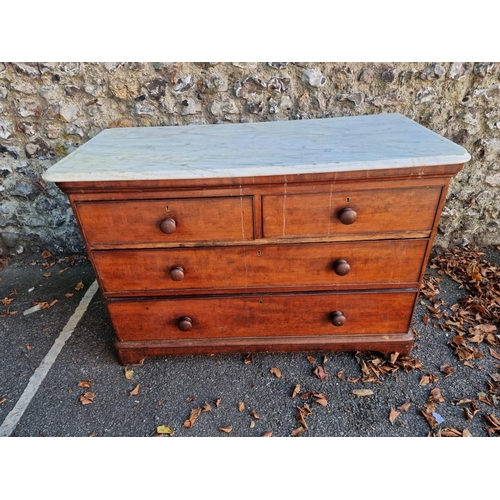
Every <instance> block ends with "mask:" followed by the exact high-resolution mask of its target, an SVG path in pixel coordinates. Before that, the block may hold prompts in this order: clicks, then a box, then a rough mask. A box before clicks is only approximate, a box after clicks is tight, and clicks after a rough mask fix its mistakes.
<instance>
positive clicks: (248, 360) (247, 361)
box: [243, 354, 252, 365]
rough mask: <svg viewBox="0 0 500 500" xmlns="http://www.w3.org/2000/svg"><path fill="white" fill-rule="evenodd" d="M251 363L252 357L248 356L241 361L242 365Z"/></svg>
mask: <svg viewBox="0 0 500 500" xmlns="http://www.w3.org/2000/svg"><path fill="white" fill-rule="evenodd" d="M251 362H252V355H251V354H248V355H247V356H246V357H245V359H244V360H243V363H245V365H249V364H250V363H251Z"/></svg>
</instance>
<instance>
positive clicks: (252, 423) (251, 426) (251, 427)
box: [250, 420, 255, 429]
mask: <svg viewBox="0 0 500 500" xmlns="http://www.w3.org/2000/svg"><path fill="white" fill-rule="evenodd" d="M254 427H255V422H254V421H253V420H252V421H251V422H250V429H253V428H254Z"/></svg>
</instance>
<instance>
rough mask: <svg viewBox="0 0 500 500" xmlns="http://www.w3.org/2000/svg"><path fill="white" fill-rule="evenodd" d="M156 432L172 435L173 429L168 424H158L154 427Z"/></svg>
mask: <svg viewBox="0 0 500 500" xmlns="http://www.w3.org/2000/svg"><path fill="white" fill-rule="evenodd" d="M156 432H157V433H158V434H167V435H169V436H173V435H174V430H173V429H172V428H171V427H170V426H168V425H159V426H158V427H157V428H156Z"/></svg>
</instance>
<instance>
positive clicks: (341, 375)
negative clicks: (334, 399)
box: [337, 370, 345, 380]
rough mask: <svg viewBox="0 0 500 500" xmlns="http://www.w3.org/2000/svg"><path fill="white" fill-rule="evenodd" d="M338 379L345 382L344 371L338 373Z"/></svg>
mask: <svg viewBox="0 0 500 500" xmlns="http://www.w3.org/2000/svg"><path fill="white" fill-rule="evenodd" d="M337 378H338V379H339V380H345V377H344V370H340V371H339V372H338V373H337Z"/></svg>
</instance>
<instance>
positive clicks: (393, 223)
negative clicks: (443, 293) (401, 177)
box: [262, 186, 441, 238]
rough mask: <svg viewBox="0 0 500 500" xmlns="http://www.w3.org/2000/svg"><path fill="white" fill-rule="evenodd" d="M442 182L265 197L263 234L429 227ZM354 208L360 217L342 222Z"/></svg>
mask: <svg viewBox="0 0 500 500" xmlns="http://www.w3.org/2000/svg"><path fill="white" fill-rule="evenodd" d="M440 195H441V186H432V187H416V188H405V189H401V188H399V189H377V190H368V191H354V190H353V191H350V190H345V191H342V192H333V193H329V192H326V193H311V194H286V195H285V194H280V195H266V196H264V197H263V201H262V204H263V225H264V228H263V229H264V236H265V237H267V238H271V237H287V236H336V235H342V234H346V235H351V234H355V233H361V234H373V233H387V232H389V233H390V232H394V233H403V232H406V231H428V232H430V231H431V229H432V226H433V223H434V217H435V214H436V209H437V206H438V203H439V197H440ZM345 208H351V209H352V210H354V211H355V212H356V214H357V219H356V221H355V222H353V223H351V224H347V225H346V224H343V223H342V222H341V221H340V218H339V217H340V213H341V211H342V210H343V209H345Z"/></svg>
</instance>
